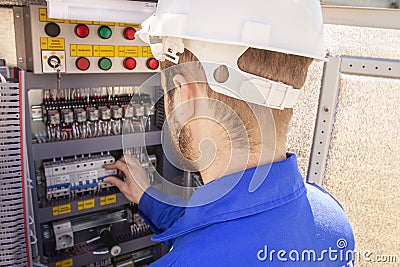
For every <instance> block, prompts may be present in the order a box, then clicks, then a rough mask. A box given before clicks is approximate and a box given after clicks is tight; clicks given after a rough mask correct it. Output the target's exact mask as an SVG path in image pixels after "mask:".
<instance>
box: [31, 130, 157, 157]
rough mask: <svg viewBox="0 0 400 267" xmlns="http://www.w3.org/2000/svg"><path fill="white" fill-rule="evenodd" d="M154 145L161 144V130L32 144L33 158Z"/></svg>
mask: <svg viewBox="0 0 400 267" xmlns="http://www.w3.org/2000/svg"><path fill="white" fill-rule="evenodd" d="M144 144H145V145H146V146H155V145H160V144H161V132H160V131H155V132H147V133H145V134H144V133H138V134H132V135H124V136H121V135H119V136H108V137H99V138H90V139H80V140H73V141H65V142H54V143H44V144H33V154H34V159H35V160H42V159H49V158H59V157H67V156H73V155H77V154H87V153H96V152H99V151H110V150H117V149H122V148H123V146H124V147H130V148H131V147H140V146H143V145H144Z"/></svg>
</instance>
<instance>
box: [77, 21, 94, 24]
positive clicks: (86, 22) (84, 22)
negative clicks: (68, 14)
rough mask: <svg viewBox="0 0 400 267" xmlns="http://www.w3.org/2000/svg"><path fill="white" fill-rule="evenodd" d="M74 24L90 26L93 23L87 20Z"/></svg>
mask: <svg viewBox="0 0 400 267" xmlns="http://www.w3.org/2000/svg"><path fill="white" fill-rule="evenodd" d="M76 24H88V25H92V24H93V21H88V20H77V21H76Z"/></svg>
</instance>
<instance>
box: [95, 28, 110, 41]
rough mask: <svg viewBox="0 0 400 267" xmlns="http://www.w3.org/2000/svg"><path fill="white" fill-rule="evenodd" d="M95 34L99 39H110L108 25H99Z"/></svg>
mask: <svg viewBox="0 0 400 267" xmlns="http://www.w3.org/2000/svg"><path fill="white" fill-rule="evenodd" d="M97 34H98V35H99V37H100V38H101V39H110V37H111V35H112V30H111V28H110V27H108V26H100V27H99V29H98V30H97Z"/></svg>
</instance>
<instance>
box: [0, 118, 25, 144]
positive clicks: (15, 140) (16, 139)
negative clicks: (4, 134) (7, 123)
mask: <svg viewBox="0 0 400 267" xmlns="http://www.w3.org/2000/svg"><path fill="white" fill-rule="evenodd" d="M13 124H15V123H13ZM20 142H21V140H20V139H19V138H7V139H2V138H0V144H7V143H12V144H15V143H17V144H19V143H20Z"/></svg>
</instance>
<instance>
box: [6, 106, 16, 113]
mask: <svg viewBox="0 0 400 267" xmlns="http://www.w3.org/2000/svg"><path fill="white" fill-rule="evenodd" d="M16 112H19V108H18V107H15V108H8V109H7V110H3V111H2V113H16Z"/></svg>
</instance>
